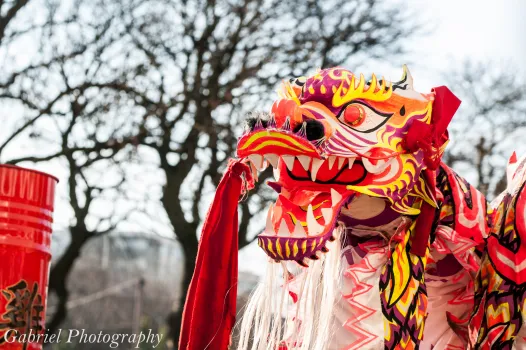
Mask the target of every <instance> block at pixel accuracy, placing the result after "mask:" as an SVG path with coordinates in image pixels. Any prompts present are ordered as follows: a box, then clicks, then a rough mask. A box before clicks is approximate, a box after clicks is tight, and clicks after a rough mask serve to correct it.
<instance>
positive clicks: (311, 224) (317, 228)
mask: <svg viewBox="0 0 526 350" xmlns="http://www.w3.org/2000/svg"><path fill="white" fill-rule="evenodd" d="M307 228H308V230H309V235H319V234H320V233H322V232H323V226H322V225H320V224H319V223H318V221H317V220H316V218H315V217H314V211H313V210H312V204H309V208H308V209H307Z"/></svg>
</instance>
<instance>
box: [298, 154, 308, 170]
mask: <svg viewBox="0 0 526 350" xmlns="http://www.w3.org/2000/svg"><path fill="white" fill-rule="evenodd" d="M296 158H298V160H299V161H300V163H301V166H303V169H305V170H309V165H310V160H311V157H309V156H297V157H296Z"/></svg>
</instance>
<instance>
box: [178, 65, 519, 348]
mask: <svg viewBox="0 0 526 350" xmlns="http://www.w3.org/2000/svg"><path fill="white" fill-rule="evenodd" d="M459 105H460V101H459V100H458V99H457V98H456V97H455V96H454V95H453V93H451V91H449V90H448V89H447V88H446V87H443V86H442V87H437V88H435V89H433V90H432V91H431V92H430V93H428V94H423V93H419V92H416V91H415V90H414V89H413V80H412V77H411V74H410V73H409V71H408V70H407V67H405V66H404V73H403V76H402V79H401V80H400V81H398V82H387V81H386V80H385V79H383V78H382V79H379V78H377V77H376V76H374V75H373V76H372V78H371V79H370V80H367V79H365V78H364V76H363V75H356V74H354V73H352V72H351V71H349V70H346V69H343V68H331V69H324V70H319V71H318V72H317V73H316V74H314V75H313V76H310V77H308V78H305V77H301V78H296V79H291V80H290V81H286V82H284V83H283V85H282V89H281V91H280V93H279V99H278V100H277V101H276V102H275V103H274V104H273V105H272V108H271V111H270V112H269V113H259V114H254V115H251V116H250V117H249V118H248V120H247V127H246V130H245V133H244V134H243V135H242V137H241V138H240V139H239V141H238V148H237V155H238V159H237V160H232V161H231V162H230V163H229V167H228V169H227V171H226V173H225V175H224V177H223V179H222V181H221V183H220V185H219V188H218V192H217V194H216V198H215V200H214V203H213V204H212V207H211V209H210V211H209V213H208V216H207V219H206V221H205V224H204V226H203V233H202V236H201V241H200V247H199V254H198V259H197V265H196V272H195V274H194V278H193V280H192V284H191V286H190V291H189V293H188V296H187V302H186V306H185V312H184V320H183V327H182V331H181V338H180V348H181V349H192V350H204V349H213V350H215V349H218V350H221V349H227V348H228V347H229V346H231V345H232V341H231V340H232V339H231V331H232V328H233V327H234V326H235V325H236V315H235V307H236V305H235V302H236V301H235V300H236V293H235V289H236V283H237V236H236V230H237V201H238V199H239V195H240V194H241V193H244V192H246V191H247V190H249V189H250V188H251V187H252V186H253V183H254V181H257V175H258V171H261V170H262V169H264V168H266V167H267V166H272V168H273V171H274V177H275V180H274V181H269V182H268V185H269V186H270V187H271V188H273V189H274V190H275V191H276V192H277V200H276V202H275V203H274V204H272V205H271V206H270V208H269V211H268V215H267V219H266V227H265V229H264V232H263V233H261V234H260V235H259V236H258V237H257V241H258V244H259V246H260V247H261V248H262V249H263V250H264V251H265V253H266V254H267V255H268V256H269V263H268V266H267V275H266V277H265V279H264V281H263V282H262V283H261V284H260V286H259V287H258V288H257V289H256V291H255V292H254V293H253V295H252V297H251V300H250V301H249V303H248V305H247V306H246V308H245V309H244V312H243V317H242V320H241V321H239V322H238V323H237V326H238V327H239V331H240V337H239V339H236V345H235V346H237V348H238V349H243V350H244V349H269V350H287V349H309V350H311V349H316V350H324V349H347V350H351V349H435V350H438V349H450V350H452V349H459V350H460V349H523V348H524V349H526V338H525V336H526V331H525V330H524V328H522V324H523V319H524V317H525V315H526V310H525V308H526V303H525V302H526V283H525V282H526V247H525V245H524V243H523V242H522V241H523V240H524V238H525V237H526V217H525V215H526V213H525V210H526V208H525V206H526V191H523V187H524V183H525V181H526V166H525V165H526V161H525V160H524V159H522V160H518V159H517V158H516V156H515V155H513V156H512V157H511V159H510V164H509V166H508V188H507V189H506V191H505V192H504V193H503V194H502V195H500V196H499V197H498V198H497V199H496V200H495V201H494V202H492V203H491V204H489V203H487V201H486V199H485V198H484V196H483V195H482V194H481V193H480V192H478V191H477V190H476V189H475V188H474V187H472V186H471V185H470V184H469V183H467V182H466V181H465V180H464V179H462V178H461V177H460V176H458V175H457V174H456V173H455V172H454V171H453V170H452V169H451V168H449V167H448V166H447V165H445V164H444V163H442V162H441V157H442V154H443V152H444V149H445V147H446V145H447V142H448V133H447V126H448V124H449V123H450V121H451V118H452V117H453V115H454V113H455V112H456V110H457V108H458V107H459Z"/></svg>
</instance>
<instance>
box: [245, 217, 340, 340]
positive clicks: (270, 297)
mask: <svg viewBox="0 0 526 350" xmlns="http://www.w3.org/2000/svg"><path fill="white" fill-rule="evenodd" d="M344 232H345V227H344V226H343V225H339V226H337V227H336V228H335V229H334V234H333V236H334V237H335V238H336V239H335V240H334V241H333V242H328V243H327V248H328V249H329V251H328V252H327V253H324V254H323V253H322V254H319V255H318V256H319V257H320V258H319V260H309V262H308V264H309V267H308V268H304V267H301V266H299V265H298V264H297V263H295V262H292V263H289V264H287V263H285V262H282V263H281V268H280V266H279V264H277V263H276V262H274V261H273V260H271V259H269V261H268V264H267V271H266V276H265V278H264V280H263V282H262V283H260V284H259V285H258V287H257V288H256V290H255V291H254V293H253V294H252V295H251V297H250V300H249V302H248V303H247V306H246V309H245V311H244V314H243V318H242V321H241V329H240V338H239V342H238V347H237V350H249V349H250V350H277V349H278V347H279V345H280V343H282V342H285V344H286V346H287V349H288V350H292V349H294V350H326V349H328V348H329V346H330V340H331V338H332V335H333V334H332V332H333V331H332V329H333V328H334V327H331V325H332V324H333V322H334V320H333V311H334V308H335V305H336V304H337V303H338V301H339V300H340V298H341V292H340V291H341V286H340V283H341V281H342V272H343V271H341V266H342V264H341V261H342V256H341V239H342V236H343V233H344ZM292 264H293V265H292ZM291 273H292V274H293V275H294V280H290V281H289V279H290V278H289V275H290V274H291ZM287 281H288V282H287ZM291 283H293V285H294V292H295V293H296V294H297V296H298V301H297V302H296V303H294V302H293V300H292V298H291V296H290V295H289V291H290V289H289V288H290V286H291ZM238 326H239V323H238V325H236V327H238Z"/></svg>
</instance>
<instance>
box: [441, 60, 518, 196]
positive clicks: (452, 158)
mask: <svg viewBox="0 0 526 350" xmlns="http://www.w3.org/2000/svg"><path fill="white" fill-rule="evenodd" d="M512 67H513V66H511V65H509V64H503V63H499V62H481V61H475V60H473V61H466V62H464V64H463V65H459V68H457V69H454V70H452V71H449V72H447V75H446V80H447V81H449V86H451V88H452V89H453V91H454V92H455V94H456V95H457V96H458V97H459V98H460V99H461V100H462V105H461V108H460V110H459V112H458V113H457V115H456V116H455V118H454V119H453V122H452V124H451V127H450V128H449V131H450V138H451V140H452V142H451V145H450V146H449V147H448V148H447V153H446V155H445V158H444V159H445V162H446V163H448V165H450V166H452V167H454V168H455V169H457V171H460V172H461V173H463V174H465V176H468V177H469V180H470V182H471V183H473V184H474V185H475V186H477V188H478V189H479V190H480V191H482V192H483V193H484V194H486V195H487V196H488V198H490V199H491V198H494V197H496V196H497V195H498V194H499V193H500V192H502V191H503V190H504V189H505V185H506V165H507V163H508V159H509V157H510V156H511V153H512V151H513V150H517V152H518V153H517V154H518V155H519V156H520V155H521V154H523V153H524V151H526V149H525V146H526V144H525V143H524V136H523V135H524V131H525V129H526V81H525V79H524V76H523V75H521V73H518V72H516V71H514V70H513V68H512Z"/></svg>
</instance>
